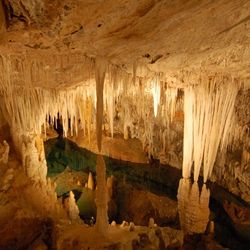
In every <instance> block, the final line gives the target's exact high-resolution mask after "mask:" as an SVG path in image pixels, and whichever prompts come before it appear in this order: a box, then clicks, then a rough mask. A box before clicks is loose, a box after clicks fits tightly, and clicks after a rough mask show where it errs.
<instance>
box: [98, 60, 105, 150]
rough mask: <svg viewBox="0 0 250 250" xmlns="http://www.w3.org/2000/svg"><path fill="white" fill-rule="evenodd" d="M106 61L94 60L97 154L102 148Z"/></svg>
mask: <svg viewBox="0 0 250 250" xmlns="http://www.w3.org/2000/svg"><path fill="white" fill-rule="evenodd" d="M106 69H107V61H106V60H105V59H104V58H103V57H97V58H96V73H95V78H96V137H97V147H98V150H99V152H100V151H101V147H102V120H103V87H104V81H105V74H106Z"/></svg>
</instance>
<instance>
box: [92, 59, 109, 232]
mask: <svg viewBox="0 0 250 250" xmlns="http://www.w3.org/2000/svg"><path fill="white" fill-rule="evenodd" d="M106 65H107V63H106V61H105V59H104V58H100V57H99V58H96V72H95V74H96V75H95V76H96V77H95V78H96V97H97V101H96V137H97V146H98V150H99V152H101V150H102V118H103V85H104V80H105V74H106ZM96 178H97V190H96V207H97V215H96V229H97V230H98V232H99V233H101V234H103V235H105V234H106V233H107V229H108V205H107V187H106V165H105V161H104V159H103V156H102V155H97V164H96Z"/></svg>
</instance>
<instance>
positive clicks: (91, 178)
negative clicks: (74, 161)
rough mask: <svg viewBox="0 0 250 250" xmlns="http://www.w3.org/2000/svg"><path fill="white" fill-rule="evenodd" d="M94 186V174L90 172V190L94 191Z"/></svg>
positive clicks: (88, 184)
mask: <svg viewBox="0 0 250 250" xmlns="http://www.w3.org/2000/svg"><path fill="white" fill-rule="evenodd" d="M94 185H95V184H94V179H93V176H92V173H91V172H89V176H88V183H87V187H88V189H90V190H94Z"/></svg>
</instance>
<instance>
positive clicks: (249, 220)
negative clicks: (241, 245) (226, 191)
mask: <svg viewBox="0 0 250 250" xmlns="http://www.w3.org/2000/svg"><path fill="white" fill-rule="evenodd" d="M223 207H224V209H225V211H226V213H227V214H228V215H229V217H230V219H231V222H232V224H233V227H234V229H235V230H236V232H237V233H238V234H239V235H240V236H241V237H243V238H244V239H246V240H250V209H249V208H246V207H242V206H239V205H237V204H235V203H233V202H229V201H227V200H225V201H224V203H223Z"/></svg>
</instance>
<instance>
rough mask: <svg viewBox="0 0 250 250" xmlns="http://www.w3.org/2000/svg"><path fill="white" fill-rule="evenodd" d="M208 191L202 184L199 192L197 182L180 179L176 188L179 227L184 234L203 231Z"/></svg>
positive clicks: (207, 209)
mask: <svg viewBox="0 0 250 250" xmlns="http://www.w3.org/2000/svg"><path fill="white" fill-rule="evenodd" d="M209 196H210V191H209V189H207V188H206V184H203V187H202V191H201V193H200V192H199V187H198V183H197V182H194V183H193V184H191V181H190V179H181V180H180V182H179V189H178V195H177V198H178V212H179V218H180V223H181V228H182V230H183V231H184V233H186V234H193V233H204V232H205V230H206V227H207V224H208V220H209V212H210V211H209Z"/></svg>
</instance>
